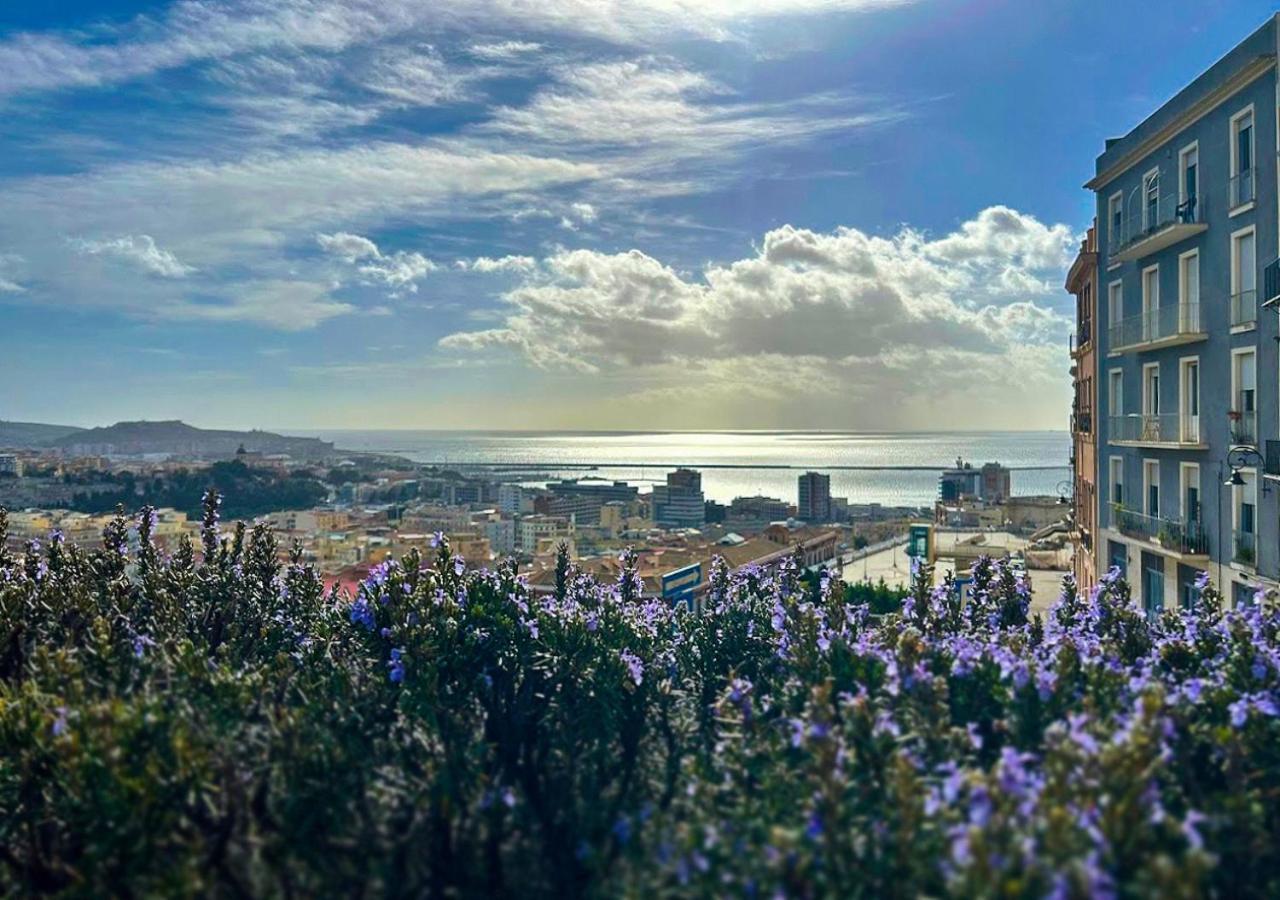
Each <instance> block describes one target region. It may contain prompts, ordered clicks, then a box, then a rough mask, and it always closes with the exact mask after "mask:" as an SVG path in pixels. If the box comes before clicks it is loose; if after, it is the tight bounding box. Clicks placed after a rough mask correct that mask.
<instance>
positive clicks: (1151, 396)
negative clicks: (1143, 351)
mask: <svg viewBox="0 0 1280 900" xmlns="http://www.w3.org/2000/svg"><path fill="white" fill-rule="evenodd" d="M1142 414H1143V415H1144V416H1158V415H1160V364H1159V363H1148V364H1147V365H1145V366H1143V367H1142Z"/></svg>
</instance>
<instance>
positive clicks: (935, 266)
mask: <svg viewBox="0 0 1280 900" xmlns="http://www.w3.org/2000/svg"><path fill="white" fill-rule="evenodd" d="M14 6H16V7H17V8H9V7H14ZM1150 8H1151V7H1150V4H1146V3H1119V2H1112V3H1102V2H1066V0H1037V2H1034V3H1028V2H1025V0H1024V2H997V0H982V2H960V0H954V2H946V0H917V2H895V0H757V2H748V0H626V2H624V0H541V2H516V0H435V2H432V3H429V4H428V3H421V2H417V0H378V2H372V0H271V2H267V0H229V2H223V3H212V2H190V0H188V2H180V3H169V2H117V3H107V2H99V3H89V2H62V3H58V4H8V5H7V6H6V8H4V9H2V10H0V117H2V118H3V120H4V121H5V127H4V128H3V129H2V130H0V197H3V198H4V202H2V203H0V354H2V355H3V357H4V359H5V362H6V365H5V370H6V373H7V374H8V375H9V377H8V378H7V382H8V386H9V389H8V390H6V391H5V393H4V395H3V396H2V397H0V418H8V419H26V420H38V421H57V422H67V423H73V424H99V423H105V422H110V421H114V420H117V419H123V418H169V417H179V418H183V419H186V420H188V421H192V422H194V423H196V424H201V425H208V426H215V425H217V426H234V427H248V426H258V427H267V428H281V429H287V428H309V427H316V428H320V427H418V428H427V427H439V428H462V427H476V428H498V427H507V428H554V427H565V428H576V427H593V428H731V427H746V428H766V427H793V428H856V429H867V430H873V429H912V428H927V427H944V428H993V427H1015V428H1027V427H1044V428H1058V427H1062V426H1063V425H1064V423H1065V421H1066V416H1067V406H1068V403H1069V392H1070V386H1069V381H1068V377H1067V373H1066V370H1067V365H1068V360H1067V357H1066V352H1065V347H1066V340H1067V334H1068V332H1069V330H1070V311H1071V308H1070V300H1069V298H1068V297H1067V296H1066V295H1065V294H1064V293H1063V292H1062V290H1061V282H1062V276H1063V272H1064V270H1065V267H1066V266H1067V265H1068V263H1069V260H1070V257H1071V254H1072V253H1073V251H1074V247H1075V245H1076V243H1077V242H1078V240H1079V238H1080V235H1081V233H1082V232H1083V230H1084V228H1085V227H1086V226H1087V224H1088V222H1089V220H1090V218H1091V215H1092V202H1091V197H1090V195H1089V194H1088V193H1087V192H1085V191H1083V190H1082V189H1081V187H1080V185H1081V184H1082V183H1083V182H1084V181H1085V180H1086V179H1087V178H1088V177H1089V175H1090V174H1091V171H1092V165H1093V159H1094V157H1095V156H1096V155H1097V153H1098V152H1099V151H1100V149H1101V146H1102V141H1103V139H1104V138H1105V137H1106V136H1108V135H1113V134H1120V133H1123V132H1125V131H1127V130H1128V129H1129V128H1130V127H1132V126H1133V125H1134V124H1136V123H1137V122H1138V121H1139V120H1140V119H1141V118H1142V117H1143V116H1145V115H1146V114H1148V113H1149V112H1150V111H1151V110H1153V109H1154V108H1155V107H1156V106H1157V105H1158V104H1159V103H1160V102H1162V101H1163V100H1164V99H1166V98H1168V97H1169V96H1171V95H1172V94H1173V93H1174V92H1176V91H1177V90H1178V89H1179V88H1180V87H1181V86H1183V85H1184V84H1185V83H1186V82H1188V81H1189V80H1191V79H1192V78H1193V77H1194V76H1195V75H1196V74H1197V73H1198V72H1200V71H1201V70H1203V69H1204V68H1205V67H1206V66H1207V65H1209V64H1210V63H1212V62H1213V61H1214V60H1215V59H1217V58H1218V57H1219V56H1221V55H1222V54H1223V53H1225V52H1226V51H1227V50H1229V49H1230V48H1231V47H1232V46H1233V45H1234V44H1235V43H1236V42H1238V41H1239V40H1240V39H1241V38H1243V37H1244V36H1245V35H1246V34H1247V33H1249V32H1250V31H1251V30H1252V29H1253V28H1255V27H1257V26H1258V25H1259V24H1260V23H1261V22H1262V21H1263V20H1264V19H1265V17H1266V16H1267V15H1269V14H1270V13H1271V9H1270V5H1269V4H1266V3H1222V2H1219V3H1213V2H1209V3H1206V2H1199V3H1195V4H1192V3H1189V2H1168V3H1164V4H1161V7H1160V9H1161V15H1159V16H1158V17H1154V18H1153V17H1152V16H1151V13H1150Z"/></svg>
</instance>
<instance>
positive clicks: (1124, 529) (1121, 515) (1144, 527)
mask: <svg viewBox="0 0 1280 900" xmlns="http://www.w3.org/2000/svg"><path fill="white" fill-rule="evenodd" d="M1111 522H1112V524H1113V525H1114V526H1115V529H1116V530H1117V531H1119V532H1120V533H1121V534H1123V535H1124V536H1125V537H1130V538H1134V539H1136V540H1140V541H1145V542H1147V543H1149V544H1151V545H1153V546H1156V547H1159V548H1160V549H1161V550H1164V551H1166V552H1168V553H1172V554H1175V555H1177V556H1195V557H1201V556H1208V555H1209V535H1208V534H1207V533H1206V531H1205V529H1204V526H1203V525H1202V524H1201V523H1199V522H1184V521H1182V520H1181V519H1175V518H1172V517H1169V518H1165V517H1161V516H1149V515H1147V514H1146V513H1141V512H1138V511H1137V510H1133V509H1128V508H1127V507H1124V506H1121V505H1119V504H1114V503H1113V504H1112V505H1111Z"/></svg>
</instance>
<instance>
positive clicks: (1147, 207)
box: [1142, 169, 1160, 231]
mask: <svg viewBox="0 0 1280 900" xmlns="http://www.w3.org/2000/svg"><path fill="white" fill-rule="evenodd" d="M1159 224H1160V170H1159V169H1156V170H1155V171H1152V172H1148V173H1147V174H1146V175H1144V176H1143V177H1142V230H1143V231H1150V230H1152V229H1153V228H1155V227H1156V226H1158V225H1159Z"/></svg>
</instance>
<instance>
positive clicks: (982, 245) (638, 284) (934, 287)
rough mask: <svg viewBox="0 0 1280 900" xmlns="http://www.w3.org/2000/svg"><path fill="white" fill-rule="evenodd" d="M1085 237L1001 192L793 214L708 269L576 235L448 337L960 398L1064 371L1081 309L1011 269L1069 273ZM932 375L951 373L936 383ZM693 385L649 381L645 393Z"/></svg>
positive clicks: (549, 357) (621, 361) (901, 394)
mask: <svg viewBox="0 0 1280 900" xmlns="http://www.w3.org/2000/svg"><path fill="white" fill-rule="evenodd" d="M992 223H994V224H995V227H987V226H988V225H990V224H992ZM1054 241H1056V242H1057V243H1056V245H1055V244H1054ZM1075 241H1076V236H1075V235H1073V234H1072V232H1071V230H1070V229H1069V228H1067V227H1065V226H1052V227H1046V226H1044V225H1043V224H1042V223H1040V222H1038V221H1037V220H1036V219H1035V218H1034V217H1031V216H1027V215H1025V214H1022V213H1018V212H1016V211H1014V210H1009V209H1006V208H1003V207H998V208H993V209H989V210H985V211H983V212H982V213H980V214H979V215H978V216H977V217H976V218H975V219H973V220H971V221H970V222H966V223H963V224H962V225H961V226H960V227H959V228H958V229H957V230H956V231H955V232H953V233H951V234H948V235H945V236H942V237H940V238H937V239H932V240H931V239H929V238H928V237H927V236H925V235H922V234H920V233H919V232H916V231H912V230H909V229H904V230H903V231H901V232H899V233H898V234H896V235H894V236H891V237H876V236H872V235H868V234H866V233H864V232H861V231H859V230H857V229H852V228H841V229H837V230H836V231H834V232H829V233H820V232H814V231H810V230H806V229H800V228H795V227H792V226H786V227H783V228H779V229H775V230H774V231H771V232H769V233H768V234H766V235H765V236H764V238H763V240H762V241H761V243H760V246H759V247H758V249H757V252H756V253H755V254H754V255H753V256H750V257H747V258H744V259H740V260H737V261H734V262H730V263H727V264H718V265H711V266H708V267H707V268H705V269H704V270H703V271H702V272H701V273H700V276H698V277H689V276H686V275H683V274H681V273H680V272H678V271H676V270H675V269H674V268H672V267H671V266H669V265H667V264H665V263H663V262H661V261H660V260H658V259H655V258H653V257H651V256H648V255H646V254H644V253H642V252H640V251H638V250H632V251H629V252H625V253H615V254H607V253H600V252H596V251H592V250H565V251H561V252H558V253H556V254H554V255H552V256H551V257H549V258H548V259H546V260H544V261H543V263H542V265H541V266H540V267H539V268H537V269H531V270H530V271H529V273H528V274H527V276H526V277H525V279H524V280H523V281H522V282H521V283H520V284H519V285H518V286H517V287H515V288H514V289H512V290H511V291H509V292H508V293H506V294H505V295H504V300H505V303H506V304H507V307H508V312H507V314H506V316H505V320H504V321H503V322H502V323H501V324H500V325H499V326H498V327H494V328H488V329H481V330H475V331H464V332H459V333H455V334H452V335H449V336H447V337H446V338H444V339H443V340H442V342H441V343H442V346H444V347H445V348H449V349H454V350H463V351H468V350H469V351H482V350H485V349H495V348H497V349H500V350H501V351H502V352H510V351H513V350H514V351H518V352H520V353H522V354H523V355H524V356H525V357H526V358H527V359H528V360H529V362H530V363H531V364H533V365H534V366H538V367H541V368H548V369H557V368H559V369H570V370H574V371H579V372H584V373H592V374H599V373H619V372H630V373H633V374H634V373H638V372H642V373H645V374H646V379H647V380H649V381H652V380H654V379H655V378H656V379H657V380H658V381H659V382H662V381H664V380H668V379H669V378H670V376H671V375H672V373H674V372H677V371H681V372H686V373H700V374H701V376H702V377H700V378H699V380H698V383H699V385H705V384H706V383H707V381H716V380H720V381H722V382H723V384H724V385H725V386H727V387H731V386H735V385H740V384H741V380H740V375H741V373H742V371H743V368H744V367H747V368H750V369H751V370H752V371H753V372H755V373H756V374H755V375H754V376H753V377H754V378H755V379H756V380H757V382H758V383H757V384H756V385H755V386H754V387H753V390H756V391H785V390H787V389H788V385H791V384H792V383H793V377H794V376H795V374H796V373H797V372H798V373H801V375H800V377H801V378H802V379H803V381H804V383H805V384H806V385H808V386H809V389H810V390H811V391H821V392H826V393H835V392H838V391H839V390H841V389H845V390H847V391H849V392H850V393H851V395H853V394H856V393H857V392H858V391H859V390H865V389H868V388H870V389H873V390H874V393H873V394H871V395H869V396H868V397H867V399H866V401H865V402H867V403H876V402H881V401H884V400H886V399H895V398H896V399H898V400H900V401H901V402H904V403H915V402H917V401H916V400H915V399H913V398H914V397H915V396H916V395H917V394H921V395H922V394H924V393H929V394H931V395H932V396H934V397H935V398H936V397H937V396H943V395H945V396H948V397H950V398H951V400H952V402H957V401H958V397H959V396H962V395H963V394H964V393H967V392H973V391H979V392H981V391H990V392H994V394H993V395H994V396H1003V397H1009V396H1010V394H1011V392H1016V391H1021V390H1025V389H1026V388H1027V386H1028V385H1038V386H1040V388H1044V387H1045V386H1056V385H1057V384H1058V383H1059V382H1061V369H1062V367H1063V366H1065V357H1064V356H1063V351H1062V345H1063V337H1064V335H1065V333H1066V331H1067V330H1068V328H1069V325H1070V321H1069V318H1068V317H1067V316H1065V315H1064V314H1062V313H1060V312H1056V311H1054V310H1053V308H1052V306H1051V299H1052V296H1053V295H1052V294H1051V293H1049V292H1048V291H1047V290H1044V289H1040V290H1037V291H1036V292H1035V293H1034V294H1032V295H1031V296H1026V295H1011V294H1010V293H1009V291H1008V290H1007V286H1006V285H1005V284H1004V283H1002V281H1001V279H1000V275H1001V274H1002V273H1003V272H1004V271H1006V270H1010V269H1011V270H1013V271H1016V272H1018V273H1021V274H1023V275H1025V276H1026V279H1027V283H1034V284H1038V285H1043V284H1044V283H1045V282H1046V281H1047V280H1048V279H1049V276H1050V275H1051V274H1052V276H1053V278H1055V279H1057V278H1058V277H1059V276H1060V269H1059V270H1058V271H1053V270H1054V268H1055V267H1057V266H1059V264H1060V262H1061V260H1062V259H1064V258H1065V254H1067V253H1068V252H1069V251H1070V249H1071V247H1073V246H1074V244H1075ZM1028 349H1031V350H1032V352H1030V353H1028V352H1026V351H1027V350H1028ZM752 361H754V363H753V362H752ZM780 372H781V373H786V374H785V375H782V374H779V373H780ZM716 373H729V374H722V375H717V374H716ZM921 378H925V379H932V378H936V379H938V380H939V381H938V383H937V384H933V383H929V384H928V386H927V388H925V387H922V385H921V384H920V383H919V382H920V379H921ZM779 379H781V380H779ZM686 384H687V383H686ZM683 386H685V385H663V386H661V387H648V388H646V393H645V394H644V396H651V395H652V391H654V390H658V391H666V392H669V391H670V390H673V389H676V388H679V387H683Z"/></svg>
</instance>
